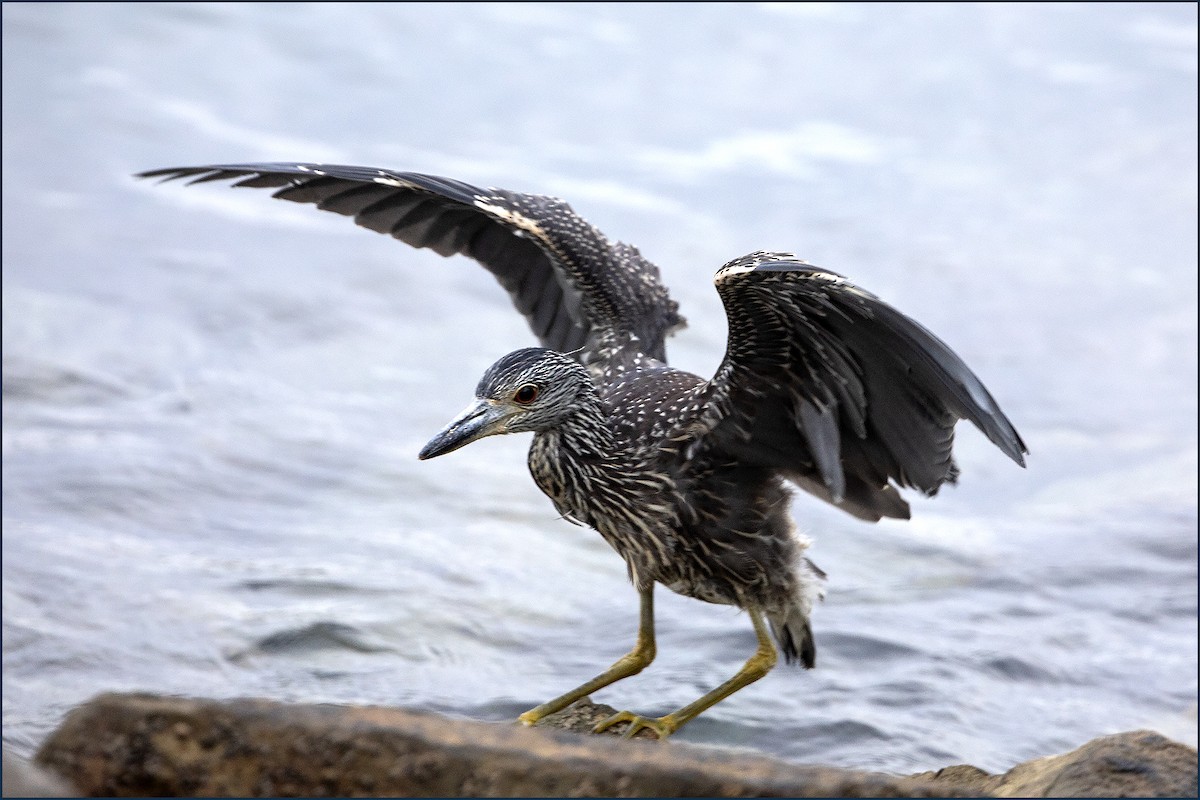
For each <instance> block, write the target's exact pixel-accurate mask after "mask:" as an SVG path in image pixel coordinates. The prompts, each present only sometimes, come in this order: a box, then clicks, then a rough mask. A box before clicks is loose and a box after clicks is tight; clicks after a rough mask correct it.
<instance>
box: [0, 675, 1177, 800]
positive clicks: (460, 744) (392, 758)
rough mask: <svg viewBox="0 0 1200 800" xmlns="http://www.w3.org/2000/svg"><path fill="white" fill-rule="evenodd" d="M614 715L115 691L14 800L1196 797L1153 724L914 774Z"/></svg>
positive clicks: (20, 768)
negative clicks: (645, 734) (479, 712)
mask: <svg viewBox="0 0 1200 800" xmlns="http://www.w3.org/2000/svg"><path fill="white" fill-rule="evenodd" d="M610 713H612V709H610V708H608V707H607V706H600V705H595V704H592V703H591V702H590V701H586V700H585V701H581V702H580V703H577V704H576V705H575V706H572V707H571V708H568V709H566V710H565V711H563V712H560V713H559V714H558V715H555V716H554V717H552V718H547V719H546V720H543V722H542V723H541V725H540V726H539V728H537V729H525V728H521V727H518V726H515V725H512V724H498V723H482V722H471V721H465V720H457V719H450V718H446V717H441V716H437V715H433V714H425V713H417V712H412V711H406V710H403V709H393V708H377V707H350V706H332V705H288V704H283V703H276V702H272V701H266V700H231V701H212V700H200V699H188V698H179V697H164V696H156V695H148V694H106V695H101V696H100V697H97V698H95V699H94V700H92V701H90V702H88V703H86V704H84V705H82V706H80V707H79V708H77V709H75V710H74V711H72V712H71V713H70V714H68V715H67V717H66V718H65V719H64V720H63V722H62V724H61V725H60V726H59V727H58V729H57V730H56V731H55V732H54V733H53V734H51V736H50V737H49V738H48V739H47V740H46V742H45V743H44V745H43V746H42V748H41V749H40V750H39V751H38V753H37V755H36V757H35V759H34V761H35V763H34V764H28V763H25V762H21V761H19V760H17V759H13V758H11V757H10V756H9V755H8V754H7V753H6V754H5V762H4V796H5V797H13V796H55V795H62V794H71V793H76V794H82V795H87V796H115V797H134V796H210V797H223V796H241V797H263V796H309V797H319V796H362V797H367V796H392V797H428V796H440V797H521V796H524V797H609V796H612V797H638V796H640V797H647V796H659V797H662V796H675V797H688V796H691V797H696V796H705V797H748V796H758V797H971V796H997V797H1071V796H1073V797H1195V796H1196V791H1197V754H1196V750H1195V749H1194V748H1192V747H1189V746H1187V745H1183V744H1180V743H1178V742H1174V741H1171V740H1170V739H1167V738H1165V737H1163V736H1161V735H1159V734H1157V733H1153V732H1150V731H1134V732H1130V733H1123V734H1117V735H1114V736H1105V737H1101V738H1098V739H1094V740H1093V741H1091V742H1089V743H1087V744H1085V745H1083V746H1082V747H1080V748H1078V749H1076V750H1074V751H1072V752H1070V753H1066V754H1063V755H1057V756H1050V757H1047V758H1040V759H1035V760H1033V761H1029V762H1025V763H1024V764H1020V765H1017V766H1015V767H1013V768H1012V769H1011V770H1009V771H1008V772H1006V773H1004V774H1003V775H989V774H988V773H986V772H984V771H982V770H980V769H977V768H975V767H971V766H967V765H959V766H950V767H946V768H944V769H941V770H937V771H936V772H925V773H921V774H918V775H910V776H904V777H901V776H894V775H885V774H882V773H876V772H864V771H857V770H844V769H835V768H831V767H807V766H797V765H795V764H791V763H787V762H781V761H777V760H773V759H769V758H765V757H758V756H750V755H745V754H741V753H733V752H729V751H723V750H720V749H718V748H707V747H699V746H695V745H688V744H680V743H672V742H668V743H663V744H654V745H650V744H649V743H647V742H642V741H625V740H622V739H618V738H614V737H609V736H590V735H589V736H580V735H578V734H576V733H575V732H574V731H577V730H587V729H590V726H591V725H592V724H594V721H595V720H597V719H600V718H603V717H604V716H607V715H608V714H610ZM618 732H619V730H618ZM72 787H73V790H74V791H72Z"/></svg>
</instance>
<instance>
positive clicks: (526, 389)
mask: <svg viewBox="0 0 1200 800" xmlns="http://www.w3.org/2000/svg"><path fill="white" fill-rule="evenodd" d="M537 396H538V387H536V386H534V385H533V384H532V383H527V384H525V385H524V386H522V387H521V388H520V389H517V391H516V392H515V393H514V394H513V400H516V401H517V402H518V403H520V404H521V405H529V404H530V403H532V402H533V401H534V400H537Z"/></svg>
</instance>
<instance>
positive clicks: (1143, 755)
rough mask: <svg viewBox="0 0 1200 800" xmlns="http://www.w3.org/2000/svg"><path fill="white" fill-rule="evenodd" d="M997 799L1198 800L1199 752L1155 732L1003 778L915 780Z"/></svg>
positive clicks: (969, 770)
mask: <svg viewBox="0 0 1200 800" xmlns="http://www.w3.org/2000/svg"><path fill="white" fill-rule="evenodd" d="M914 777H916V778H925V779H929V780H933V781H934V782H935V783H936V782H941V781H948V782H950V783H952V784H954V785H956V786H959V787H962V788H964V789H967V788H971V789H974V790H975V791H977V792H979V793H980V794H990V795H993V796H995V797H1196V791H1197V786H1196V779H1197V775H1196V750H1195V749H1194V748H1191V747H1188V746H1187V745H1184V744H1180V743H1178V742H1173V741H1171V740H1170V739H1168V738H1166V737H1165V736H1160V735H1159V734H1157V733H1154V732H1153V731H1132V732H1130V733H1118V734H1116V735H1114V736H1101V737H1100V738H1098V739H1093V740H1092V741H1090V742H1088V743H1087V744H1085V745H1084V746H1083V747H1080V748H1078V749H1076V750H1072V751H1071V752H1070V753H1066V754H1063V755H1059V756H1050V757H1048V758H1038V759H1034V760H1033V761H1026V762H1025V763H1024V764H1019V765H1017V766H1015V767H1013V768H1012V769H1010V770H1009V771H1008V772H1006V773H1005V774H1003V775H988V774H987V773H986V772H984V771H983V770H979V769H976V768H975V767H969V766H957V767H947V768H946V769H943V770H939V771H938V772H936V773H934V772H926V773H922V774H921V775H916V776H914Z"/></svg>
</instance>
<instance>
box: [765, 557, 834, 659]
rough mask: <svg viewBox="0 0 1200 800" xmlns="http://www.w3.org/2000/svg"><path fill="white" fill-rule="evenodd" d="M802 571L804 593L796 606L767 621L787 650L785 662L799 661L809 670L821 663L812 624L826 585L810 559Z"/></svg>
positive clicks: (818, 569)
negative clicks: (815, 607)
mask: <svg viewBox="0 0 1200 800" xmlns="http://www.w3.org/2000/svg"><path fill="white" fill-rule="evenodd" d="M800 561H801V564H800V569H799V570H797V572H798V575H797V577H798V578H799V579H800V581H799V583H800V590H799V591H798V592H797V595H798V597H797V600H796V603H795V604H793V605H792V607H791V608H789V609H787V610H786V611H784V612H782V613H777V614H768V615H767V621H768V622H770V624H771V633H772V634H774V635H775V641H777V642H778V643H779V649H780V650H782V651H783V660H784V662H785V663H788V664H792V663H794V662H796V661H799V662H800V665H801V666H803V667H804V668H805V669H812V668H813V667H814V666H816V663H817V645H816V642H815V641H813V632H812V625H811V624H810V622H809V614H810V613H811V612H812V607H813V603H814V602H815V601H816V600H820V599H822V598H823V597H824V596H825V590H824V588H823V586H822V584H823V583H824V581H825V573H824V572H822V571H821V569H820V568H819V567H818V566H817V565H816V564H814V563H812V562H811V561H809V560H808V559H807V558H801V559H800Z"/></svg>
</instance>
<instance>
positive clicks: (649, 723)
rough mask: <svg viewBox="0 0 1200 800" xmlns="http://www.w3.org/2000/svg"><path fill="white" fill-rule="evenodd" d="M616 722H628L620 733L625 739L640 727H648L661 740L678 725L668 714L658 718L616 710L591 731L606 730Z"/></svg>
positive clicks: (677, 727)
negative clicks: (626, 726) (627, 725)
mask: <svg viewBox="0 0 1200 800" xmlns="http://www.w3.org/2000/svg"><path fill="white" fill-rule="evenodd" d="M618 722H628V723H629V727H628V728H627V729H626V730H625V733H623V734H621V735H622V736H624V737H625V738H626V739H630V738H633V736H634V734H636V733H637V732H638V731H640V730H641V729H642V728H649V729H650V730H652V731H654V733H655V734H656V735H657V736H658V738H659V740H660V741H661V740H663V739H666V738H667V737H668V736H670V735H671V734H672V733H674V732H675V731H677V730H678V729H679V725H678V724H677V723H676V722H675V720H673V719H672V718H671V715H670V714H668V715H667V716H665V717H659V718H658V719H650V718H649V717H642V716H639V715H637V714H634V713H633V712H632V711H618V712H617V713H616V714H613V715H612V716H611V717H609V718H608V719H606V720H603V721H601V722H598V723H597V724H596V727H594V728H592V733H601V732H603V731H606V730H608V729H609V728H611V727H612V726H613V725H616V724H617V723H618Z"/></svg>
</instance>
